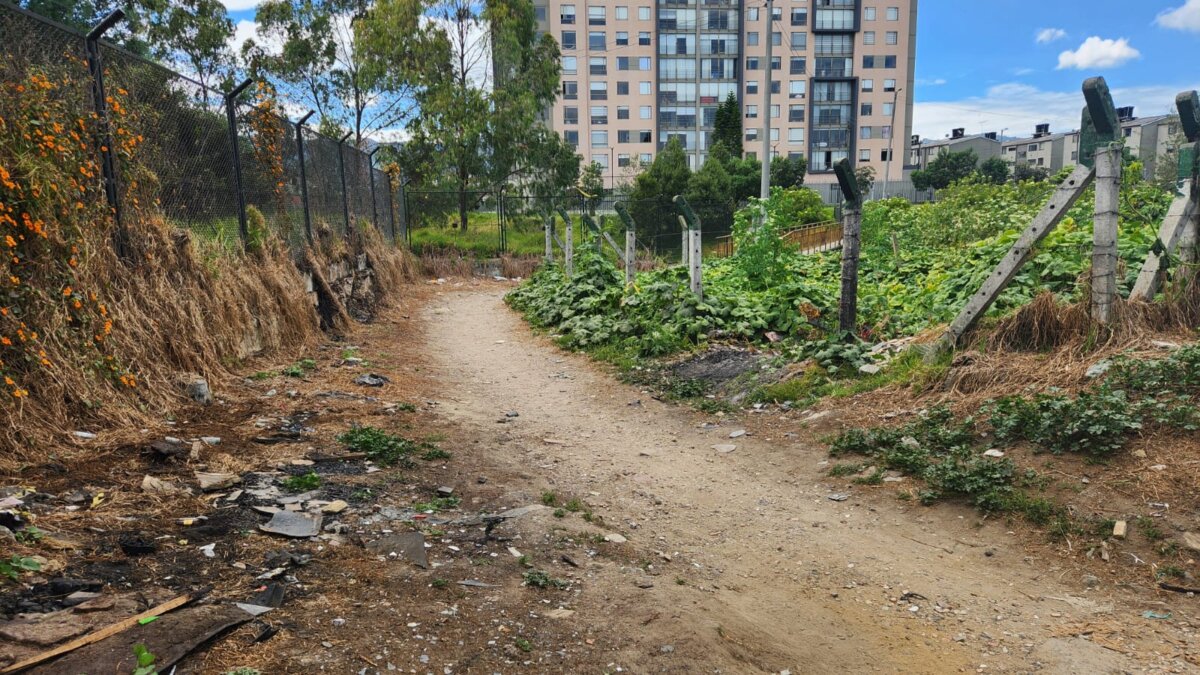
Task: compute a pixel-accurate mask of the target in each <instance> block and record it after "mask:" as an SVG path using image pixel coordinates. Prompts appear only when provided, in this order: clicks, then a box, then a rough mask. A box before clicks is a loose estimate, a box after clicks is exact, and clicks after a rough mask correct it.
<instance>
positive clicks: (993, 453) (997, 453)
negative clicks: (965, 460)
mask: <svg viewBox="0 0 1200 675" xmlns="http://www.w3.org/2000/svg"><path fill="white" fill-rule="evenodd" d="M983 456H984V457H997V458H999V457H1003V456H1004V452H1003V451H1002V450H997V449H996V448H991V449H989V450H986V451H984V453H983Z"/></svg>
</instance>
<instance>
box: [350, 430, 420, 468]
mask: <svg viewBox="0 0 1200 675" xmlns="http://www.w3.org/2000/svg"><path fill="white" fill-rule="evenodd" d="M337 440H338V442H339V443H344V444H345V445H346V447H347V448H349V449H350V450H352V451H354V452H362V453H366V455H367V457H369V458H370V459H371V460H372V461H374V462H378V463H379V464H383V465H384V466H389V465H392V464H396V463H401V464H403V465H406V466H411V460H410V459H409V455H411V454H412V453H413V452H414V451H416V449H417V444H415V443H413V442H412V441H410V440H408V439H405V438H401V437H399V436H396V435H394V434H389V433H388V432H386V431H384V430H382V429H378V428H376V427H358V426H356V427H352V428H351V429H350V430H349V431H346V432H344V433H342V434H340V435H339V436H338V437H337Z"/></svg>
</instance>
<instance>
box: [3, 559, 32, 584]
mask: <svg viewBox="0 0 1200 675" xmlns="http://www.w3.org/2000/svg"><path fill="white" fill-rule="evenodd" d="M41 569H42V564H41V563H39V562H38V561H36V560H34V559H33V558H29V557H27V556H23V555H13V556H11V557H9V559H8V560H3V559H0V575H4V576H6V577H8V578H9V579H11V580H13V581H17V580H18V579H20V578H21V573H22V572H37V571H39V570H41Z"/></svg>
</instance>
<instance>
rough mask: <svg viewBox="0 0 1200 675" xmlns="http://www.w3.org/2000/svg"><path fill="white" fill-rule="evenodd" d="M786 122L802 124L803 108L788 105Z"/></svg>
mask: <svg viewBox="0 0 1200 675" xmlns="http://www.w3.org/2000/svg"><path fill="white" fill-rule="evenodd" d="M788 121H789V122H803V121H804V106H802V105H789V106H788Z"/></svg>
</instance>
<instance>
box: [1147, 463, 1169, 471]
mask: <svg viewBox="0 0 1200 675" xmlns="http://www.w3.org/2000/svg"><path fill="white" fill-rule="evenodd" d="M1150 470H1151V471H1166V470H1167V465H1166V464H1155V465H1153V466H1151V467H1150Z"/></svg>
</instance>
